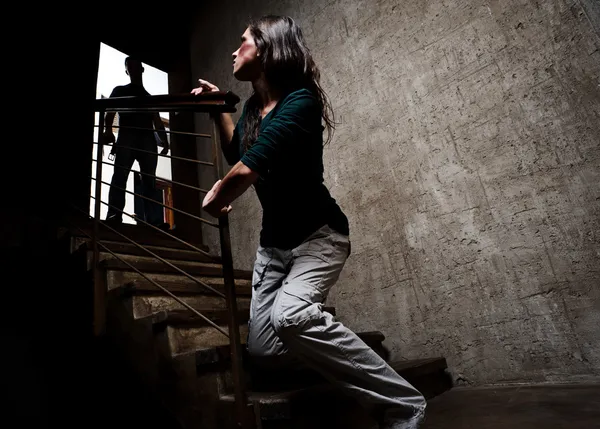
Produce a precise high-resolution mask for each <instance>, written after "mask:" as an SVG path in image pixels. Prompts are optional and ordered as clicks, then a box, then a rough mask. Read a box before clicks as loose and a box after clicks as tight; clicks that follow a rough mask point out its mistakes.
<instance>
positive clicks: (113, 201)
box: [104, 57, 169, 229]
mask: <svg viewBox="0 0 600 429" xmlns="http://www.w3.org/2000/svg"><path fill="white" fill-rule="evenodd" d="M125 73H126V74H127V75H128V76H129V78H130V79H131V83H130V84H128V85H121V86H117V87H115V88H114V89H113V91H112V92H111V94H110V97H111V98H112V97H127V96H133V97H145V96H149V95H150V94H149V93H148V91H146V89H145V88H144V85H143V83H142V73H144V67H143V66H142V63H141V62H140V61H139V60H137V59H135V58H132V57H127V58H126V59H125ZM114 118H115V112H107V113H106V116H105V118H104V124H105V128H104V130H105V131H104V138H105V143H108V144H110V143H114V145H113V149H112V151H111V154H113V155H115V160H114V165H115V167H114V172H113V176H112V181H111V185H112V186H111V187H110V191H109V194H108V204H110V206H109V207H108V213H107V216H106V221H107V222H109V223H117V224H118V223H122V222H123V215H122V210H123V208H124V207H125V191H124V189H125V188H126V186H127V178H128V177H129V173H130V172H131V167H132V166H133V162H134V161H135V160H137V162H138V163H139V165H140V171H141V172H142V173H144V174H142V175H141V176H142V195H143V196H144V197H147V198H151V199H152V200H155V197H156V179H155V177H154V176H155V175H156V166H157V163H158V155H157V144H158V142H157V138H158V139H159V140H160V142H161V145H162V146H163V149H162V151H161V152H160V153H161V155H166V154H167V152H168V151H169V142H168V140H167V135H166V133H165V127H164V124H163V123H162V120H161V119H160V115H159V114H158V112H119V137H118V139H116V141H115V135H114V134H113V131H112V126H113V121H114ZM155 131H157V133H156V134H155ZM140 150H141V151H140ZM142 151H144V152H142ZM148 175H151V176H148ZM141 200H143V201H144V217H145V219H144V220H145V221H146V222H148V223H150V224H152V225H155V226H158V227H160V228H163V229H165V228H167V227H168V224H166V223H165V222H164V217H163V208H162V206H160V205H159V204H156V203H154V202H152V201H149V200H146V199H141Z"/></svg>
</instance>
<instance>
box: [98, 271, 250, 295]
mask: <svg viewBox="0 0 600 429" xmlns="http://www.w3.org/2000/svg"><path fill="white" fill-rule="evenodd" d="M144 274H145V275H146V276H147V277H148V278H149V279H150V280H152V281H154V282H156V283H158V284H159V285H161V286H162V287H164V288H166V289H167V290H168V291H169V292H171V293H174V294H175V295H177V296H186V295H214V293H213V292H212V291H210V290H209V289H207V288H205V287H204V286H202V285H200V284H198V283H196V282H195V281H193V280H191V279H190V278H188V277H186V276H184V275H182V274H160V273H159V274H157V273H144ZM106 276H107V282H108V289H109V290H112V289H115V288H119V287H123V286H125V287H127V288H128V289H129V293H130V294H131V295H153V294H158V295H163V296H164V295H165V293H164V291H162V290H161V289H159V288H158V287H157V286H156V285H154V284H153V283H152V282H151V281H149V280H147V279H146V278H144V277H142V276H141V275H140V274H138V273H136V272H135V271H124V270H111V269H109V270H107V271H106ZM194 278H196V279H197V280H198V281H201V282H202V283H204V284H207V285H209V286H210V287H212V288H213V289H215V290H217V291H218V292H220V293H225V289H224V280H223V278H222V277H204V276H194ZM235 287H236V295H237V296H244V297H250V296H251V295H252V281H251V280H245V279H235Z"/></svg>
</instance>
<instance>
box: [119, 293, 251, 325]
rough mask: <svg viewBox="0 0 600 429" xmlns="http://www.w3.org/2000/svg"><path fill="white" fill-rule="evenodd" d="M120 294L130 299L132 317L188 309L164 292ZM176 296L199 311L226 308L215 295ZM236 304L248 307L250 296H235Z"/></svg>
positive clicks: (240, 306) (136, 317) (221, 300)
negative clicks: (154, 293)
mask: <svg viewBox="0 0 600 429" xmlns="http://www.w3.org/2000/svg"><path fill="white" fill-rule="evenodd" d="M112 296H114V294H112ZM121 296H122V297H123V298H129V299H131V301H132V308H133V317H134V319H140V318H144V317H148V316H150V315H152V314H156V313H160V312H169V311H189V310H188V309H187V308H186V307H185V306H184V305H183V304H181V303H180V302H178V301H177V300H175V298H173V297H171V296H168V295H165V294H162V295H160V294H156V295H130V294H128V293H127V292H124V293H121ZM177 298H178V299H180V300H181V301H183V302H185V303H186V304H187V305H189V306H191V307H192V308H194V309H196V310H198V311H199V312H200V313H204V312H205V311H213V310H225V309H226V305H225V300H224V299H223V298H221V297H220V296H216V295H207V294H202V295H201V294H198V295H185V296H177ZM237 305H238V308H240V309H248V308H250V298H249V297H247V296H237Z"/></svg>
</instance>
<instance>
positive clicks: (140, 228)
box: [65, 217, 209, 252]
mask: <svg viewBox="0 0 600 429" xmlns="http://www.w3.org/2000/svg"><path fill="white" fill-rule="evenodd" d="M70 224H75V225H77V226H78V227H79V228H81V229H82V230H83V231H85V234H84V233H83V232H81V231H80V230H79V229H77V228H76V227H74V226H73V227H72V226H68V227H66V228H65V230H66V233H67V234H69V235H71V236H75V237H87V236H86V234H87V235H89V236H91V235H92V232H93V220H92V219H89V218H79V217H74V218H72V219H70ZM111 228H113V229H115V230H116V231H118V232H119V233H121V234H123V235H125V236H126V237H128V238H130V239H132V240H134V241H136V242H138V243H141V244H149V245H154V246H163V247H169V248H172V249H182V250H189V247H188V246H186V245H185V244H183V243H181V242H179V241H177V240H175V239H173V238H171V237H169V236H168V235H167V234H165V233H163V232H160V231H156V230H155V229H153V228H150V227H148V226H146V225H132V224H126V223H124V224H121V225H117V226H113V225H111ZM167 232H168V234H170V235H173V236H175V237H177V238H180V239H183V240H184V241H190V240H189V239H186V237H179V235H178V231H177V230H176V229H175V230H171V231H167ZM98 235H99V236H98V238H99V239H100V240H109V241H121V242H127V240H125V239H124V238H123V237H121V236H120V235H118V234H115V233H114V232H112V231H110V230H109V229H108V228H107V227H105V226H103V225H102V222H101V223H100V225H99V229H98ZM88 238H89V237H88ZM191 244H193V245H194V246H196V247H198V248H199V249H201V250H204V251H206V252H208V251H209V249H208V246H206V245H204V244H202V243H199V242H194V241H193V240H192V242H191Z"/></svg>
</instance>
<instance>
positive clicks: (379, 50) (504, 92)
mask: <svg viewBox="0 0 600 429" xmlns="http://www.w3.org/2000/svg"><path fill="white" fill-rule="evenodd" d="M208 3H209V4H208V5H207V6H206V7H204V8H203V10H202V13H201V14H200V15H199V16H198V17H197V26H196V31H195V33H194V34H193V36H192V39H193V40H192V48H191V49H192V50H191V55H192V59H193V60H192V61H193V76H194V77H203V78H206V79H208V80H211V81H213V82H215V83H216V84H217V85H219V86H220V87H221V89H230V90H233V91H234V92H236V93H238V94H239V95H241V96H242V97H243V98H244V99H245V97H247V96H248V95H249V93H250V88H249V85H248V84H247V83H243V84H242V83H240V82H236V81H235V80H234V79H233V77H232V76H231V63H232V61H231V53H232V52H233V51H234V50H235V49H237V47H238V44H239V37H240V35H241V33H242V32H243V31H244V29H245V27H246V23H247V19H248V18H249V17H250V16H251V15H253V16H260V15H262V14H266V13H276V14H288V15H291V16H292V17H294V18H295V19H296V20H297V21H298V22H299V23H300V24H301V25H302V26H303V29H304V32H305V36H306V38H307V40H308V42H309V45H310V47H311V49H312V52H313V54H314V56H315V59H316V61H317V64H318V65H319V66H320V68H321V71H322V74H323V86H324V87H325V89H326V90H327V91H328V93H329V96H330V97H331V100H332V102H333V105H334V108H335V111H336V113H337V120H338V121H339V122H340V124H339V126H338V129H337V131H336V133H335V138H334V140H333V142H332V143H331V144H330V146H328V147H327V148H326V150H325V166H326V178H325V179H326V184H327V186H328V187H329V189H330V190H331V192H332V194H333V196H334V197H335V198H336V199H337V200H338V202H339V203H340V205H341V206H342V208H343V209H344V210H345V212H346V213H347V215H348V217H349V219H350V227H351V239H352V243H353V254H352V256H351V257H350V258H349V260H348V263H347V265H346V267H345V269H344V271H343V274H342V276H341V278H340V281H339V283H338V285H337V286H336V288H335V290H334V291H333V293H332V296H331V301H330V303H332V304H334V305H335V306H336V307H337V309H338V314H339V318H340V319H341V320H342V321H343V322H344V323H346V324H347V325H348V326H349V327H351V328H352V329H354V330H381V331H382V332H384V333H385V335H386V336H387V340H386V344H387V345H388V346H389V348H390V349H391V351H392V354H393V357H394V358H395V359H413V358H421V357H431V356H437V355H443V356H445V357H446V358H447V359H448V363H449V366H450V368H451V370H452V374H453V376H454V378H455V380H456V381H457V382H458V383H459V384H460V383H465V384H476V385H481V384H494V383H510V382H552V381H560V382H563V381H577V380H591V379H595V380H598V379H600V330H599V329H598V326H600V292H599V290H600V288H599V286H600V244H599V242H600V229H599V226H600V220H599V216H598V215H599V213H600V186H598V183H599V182H600V169H599V167H600V150H599V149H600V148H599V146H600V144H599V140H600V89H599V85H600V78H599V75H600V51H599V47H600V37H599V28H598V23H599V22H600V20H599V16H598V13H599V12H598V6H597V4H596V3H594V2H593V1H559V0H555V1H534V0H530V1H528V0H489V1H483V0H468V1H452V0H431V1H417V0H410V1H409V0H407V1H403V2H401V1H386V0H380V1H374V0H373V1H350V0H340V1H316V0H314V1H296V0H295V1H245V2H241V1H233V0H220V1H218V2H208ZM237 117H238V116H237V115H236V116H235V119H237ZM199 126H200V128H202V127H204V126H205V124H202V123H200V122H199ZM210 184H212V182H211V183H210ZM260 215H261V210H260V206H259V204H258V201H257V199H256V196H255V195H254V192H253V191H249V192H248V193H247V194H246V195H244V196H242V197H241V198H240V199H239V201H236V202H235V204H234V212H233V214H232V216H231V219H232V225H233V226H232V240H233V243H234V252H235V253H234V257H235V261H236V265H237V266H238V267H241V268H245V269H250V268H251V266H252V263H253V260H254V252H255V249H256V246H257V240H258V233H259V224H260ZM208 235H209V244H210V245H211V247H213V249H218V244H217V243H218V242H217V241H216V236H215V235H214V234H208Z"/></svg>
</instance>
